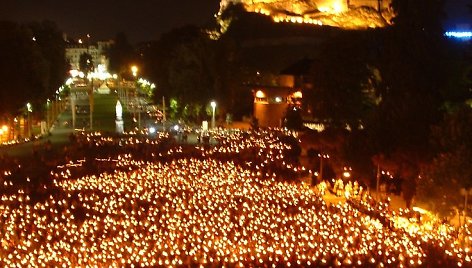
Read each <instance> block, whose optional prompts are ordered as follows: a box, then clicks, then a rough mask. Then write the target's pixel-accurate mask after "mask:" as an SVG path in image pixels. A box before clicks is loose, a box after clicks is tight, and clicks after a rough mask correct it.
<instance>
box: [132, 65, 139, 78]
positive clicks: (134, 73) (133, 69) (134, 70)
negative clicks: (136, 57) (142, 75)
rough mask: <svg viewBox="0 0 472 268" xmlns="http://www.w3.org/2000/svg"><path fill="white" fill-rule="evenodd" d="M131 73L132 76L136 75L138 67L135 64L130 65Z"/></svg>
mask: <svg viewBox="0 0 472 268" xmlns="http://www.w3.org/2000/svg"><path fill="white" fill-rule="evenodd" d="M131 73H132V74H133V76H134V77H136V76H138V67H137V66H136V65H133V66H131Z"/></svg>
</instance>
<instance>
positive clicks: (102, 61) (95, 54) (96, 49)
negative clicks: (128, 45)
mask: <svg viewBox="0 0 472 268" xmlns="http://www.w3.org/2000/svg"><path fill="white" fill-rule="evenodd" d="M112 44H113V41H112V40H110V41H98V42H97V43H96V44H91V45H86V44H76V45H69V46H67V47H66V59H67V61H68V62H69V64H70V65H71V69H72V70H78V69H79V62H80V55H82V54H84V53H88V54H90V56H92V61H93V66H94V67H95V69H97V68H99V66H104V68H105V69H107V67H108V59H107V57H106V56H105V51H106V50H107V49H108V48H109V47H110V46H111V45H112Z"/></svg>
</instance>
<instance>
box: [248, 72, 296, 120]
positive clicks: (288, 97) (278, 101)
mask: <svg viewBox="0 0 472 268" xmlns="http://www.w3.org/2000/svg"><path fill="white" fill-rule="evenodd" d="M278 82H279V85H278V86H260V87H255V88H254V89H253V92H254V114H253V116H254V117H255V118H256V119H257V120H258V122H259V126H261V127H281V126H282V123H283V120H284V117H285V114H286V111H287V109H289V108H292V107H293V108H295V107H301V104H302V103H301V101H302V97H303V94H302V89H301V88H298V87H295V85H294V83H293V82H294V76H293V75H280V76H279V81H278Z"/></svg>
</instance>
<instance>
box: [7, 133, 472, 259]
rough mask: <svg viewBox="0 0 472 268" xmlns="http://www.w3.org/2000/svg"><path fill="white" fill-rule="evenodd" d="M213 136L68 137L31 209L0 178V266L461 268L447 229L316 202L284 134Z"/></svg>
mask: <svg viewBox="0 0 472 268" xmlns="http://www.w3.org/2000/svg"><path fill="white" fill-rule="evenodd" d="M213 135H214V138H215V140H216V141H217V144H216V145H215V146H211V147H206V146H201V145H196V146H182V145H181V144H178V143H176V142H175V141H174V140H173V139H172V137H170V136H169V135H167V134H164V133H162V134H158V135H156V136H154V137H151V138H150V137H149V136H148V135H141V134H139V133H131V134H126V135H123V136H106V135H103V134H101V133H88V134H87V133H81V134H78V135H76V136H74V137H73V145H71V147H70V148H69V149H68V151H67V153H68V155H69V157H70V159H68V161H64V162H63V163H60V164H58V165H56V166H55V167H54V168H53V169H51V171H50V173H49V174H48V176H47V177H48V178H47V179H45V181H49V183H44V185H43V187H44V189H45V190H44V191H42V192H41V195H42V196H43V198H40V199H39V198H37V197H36V196H35V195H37V194H38V192H37V191H35V190H34V189H26V190H25V189H24V188H21V187H15V182H14V181H12V178H13V177H12V172H11V171H9V170H5V171H3V172H2V173H0V177H1V179H2V181H3V182H4V183H3V185H1V186H0V188H1V189H2V190H3V191H2V196H1V201H0V212H1V216H0V237H1V238H0V239H1V247H0V265H2V266H7V267H11V266H32V267H37V266H54V267H56V266H64V267H71V266H93V265H95V266H107V267H109V266H119V267H122V266H129V267H133V266H135V267H149V266H173V267H176V266H177V267H178V266H181V267H187V266H194V265H203V266H205V267H220V266H230V267H245V266H250V267H251V266H252V267H260V266H279V267H291V266H303V267H307V266H313V267H319V266H359V267H364V266H372V267H386V266H387V267H390V266H400V267H401V266H403V267H405V266H408V267H410V266H441V267H452V266H471V265H472V262H471V253H470V251H469V250H470V249H469V248H467V247H464V246H463V245H462V244H460V243H458V242H457V235H456V234H455V232H454V229H453V228H451V227H449V226H447V225H443V226H438V227H442V228H428V227H423V225H422V224H421V223H420V222H414V221H412V220H410V219H409V218H407V217H406V215H404V214H405V213H402V212H396V211H394V210H393V209H391V208H390V207H389V205H388V203H379V202H376V201H375V200H374V199H373V198H371V197H369V196H365V194H364V197H363V198H359V196H360V195H359V193H365V192H366V191H359V188H358V187H356V184H355V183H352V184H351V183H348V184H346V185H343V187H341V186H340V184H339V183H338V184H337V185H336V186H337V187H336V191H335V192H336V193H338V194H339V195H340V196H344V197H345V198H346V202H342V203H338V204H328V203H326V202H325V201H324V199H323V195H324V194H325V193H326V191H327V188H330V187H331V186H329V184H327V183H326V182H322V183H321V184H320V186H319V187H311V186H310V185H307V184H302V183H299V182H297V180H296V179H294V178H293V176H295V177H296V176H302V175H303V174H306V173H307V172H308V171H307V170H305V169H304V168H303V167H301V166H300V165H299V163H297V161H295V160H294V158H293V157H291V154H292V153H293V150H294V148H293V145H291V144H290V143H287V142H285V141H286V140H287V139H286V135H287V133H283V132H280V131H268V130H262V131H257V132H243V131H236V132H231V133H225V132H215V133H213ZM348 185H350V186H348ZM8 189H10V190H8ZM12 189H14V190H12ZM7 190H8V191H7ZM331 190H333V189H331ZM346 191H349V193H348V194H346ZM413 227H414V228H413Z"/></svg>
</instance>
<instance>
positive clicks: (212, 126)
mask: <svg viewBox="0 0 472 268" xmlns="http://www.w3.org/2000/svg"><path fill="white" fill-rule="evenodd" d="M210 106H211V108H212V110H211V128H212V129H213V128H215V109H216V101H211V102H210Z"/></svg>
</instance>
